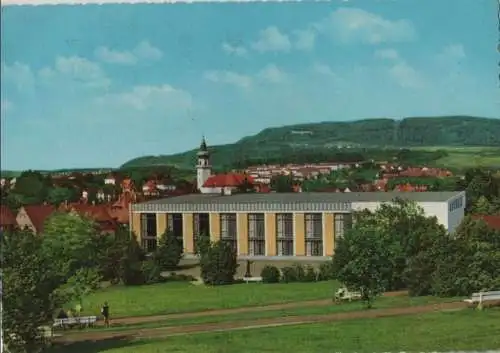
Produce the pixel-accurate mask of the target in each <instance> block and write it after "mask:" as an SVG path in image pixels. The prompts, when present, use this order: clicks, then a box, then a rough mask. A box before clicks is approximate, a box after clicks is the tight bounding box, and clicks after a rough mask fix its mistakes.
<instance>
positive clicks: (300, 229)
mask: <svg viewBox="0 0 500 353" xmlns="http://www.w3.org/2000/svg"><path fill="white" fill-rule="evenodd" d="M293 221H294V227H295V239H294V247H295V255H296V256H304V255H305V254H306V249H305V247H306V239H305V227H306V224H305V216H304V214H303V213H295V214H294V215H293Z"/></svg>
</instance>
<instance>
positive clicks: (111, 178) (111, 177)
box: [104, 174, 116, 185]
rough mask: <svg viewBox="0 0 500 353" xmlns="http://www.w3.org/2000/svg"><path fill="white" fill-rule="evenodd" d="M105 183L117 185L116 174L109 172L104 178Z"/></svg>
mask: <svg viewBox="0 0 500 353" xmlns="http://www.w3.org/2000/svg"><path fill="white" fill-rule="evenodd" d="M104 184H106V185H116V176H115V175H113V174H108V175H107V176H106V177H105V178H104Z"/></svg>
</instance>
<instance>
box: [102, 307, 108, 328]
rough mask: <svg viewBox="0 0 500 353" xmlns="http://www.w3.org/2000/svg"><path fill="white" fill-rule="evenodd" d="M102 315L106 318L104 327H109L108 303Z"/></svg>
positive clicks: (103, 308)
mask: <svg viewBox="0 0 500 353" xmlns="http://www.w3.org/2000/svg"><path fill="white" fill-rule="evenodd" d="M101 314H102V316H103V317H104V326H106V327H109V305H108V302H104V305H103V306H102V308H101Z"/></svg>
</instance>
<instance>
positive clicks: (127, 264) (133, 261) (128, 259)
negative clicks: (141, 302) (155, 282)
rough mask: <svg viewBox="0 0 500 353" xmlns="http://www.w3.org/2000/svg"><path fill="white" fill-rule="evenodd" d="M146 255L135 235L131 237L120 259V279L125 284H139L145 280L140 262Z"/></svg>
mask: <svg viewBox="0 0 500 353" xmlns="http://www.w3.org/2000/svg"><path fill="white" fill-rule="evenodd" d="M145 258H146V256H145V254H144V251H143V250H142V249H141V247H140V245H139V243H138V242H137V239H136V237H135V236H133V237H131V238H130V239H129V240H128V241H127V244H126V246H125V249H124V253H123V256H122V257H121V259H120V267H119V273H120V279H121V281H122V282H123V284H125V285H140V284H143V283H144V281H145V278H144V271H143V267H142V263H143V261H144V260H145Z"/></svg>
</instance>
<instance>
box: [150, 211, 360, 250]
mask: <svg viewBox="0 0 500 353" xmlns="http://www.w3.org/2000/svg"><path fill="white" fill-rule="evenodd" d="M141 224H142V237H141V239H142V246H143V247H144V248H145V250H146V251H153V250H154V248H155V247H156V243H157V238H156V215H155V214H142V222H141ZM304 226H305V234H304V235H305V251H306V255H307V256H323V215H322V214H321V213H308V214H305V224H304ZM350 226H351V215H350V214H336V215H335V235H336V237H342V236H343V235H344V232H345V230H346V229H348V228H349V227H350ZM167 227H168V229H170V230H171V231H173V232H174V234H175V235H176V236H177V237H178V239H179V241H180V242H182V241H183V237H182V234H183V233H182V215H181V214H168V215H167ZM193 233H194V236H193V243H194V249H193V250H194V251H195V252H196V250H197V249H196V245H197V243H198V240H199V239H200V237H203V236H209V233H210V220H209V215H208V214H206V213H198V214H194V218H193ZM265 233H266V230H265V219H264V214H263V213H252V214H249V215H248V253H249V255H253V256H264V255H265V254H266V236H265ZM220 239H221V240H223V241H226V242H228V243H230V244H231V246H232V247H233V248H234V249H235V250H237V247H238V226H237V218H236V214H235V213H222V214H221V215H220ZM294 242H295V240H294V224H293V214H291V213H278V214H276V253H277V255H278V256H293V255H294Z"/></svg>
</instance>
